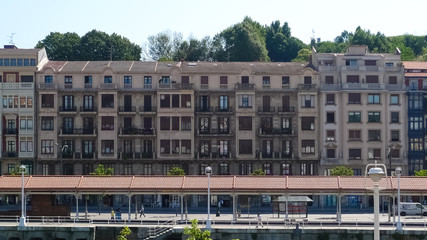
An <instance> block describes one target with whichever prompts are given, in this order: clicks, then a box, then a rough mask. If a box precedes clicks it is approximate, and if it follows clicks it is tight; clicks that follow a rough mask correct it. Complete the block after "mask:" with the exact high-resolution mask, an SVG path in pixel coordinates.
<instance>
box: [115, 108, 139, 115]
mask: <svg viewBox="0 0 427 240" xmlns="http://www.w3.org/2000/svg"><path fill="white" fill-rule="evenodd" d="M119 114H136V107H133V106H119Z"/></svg>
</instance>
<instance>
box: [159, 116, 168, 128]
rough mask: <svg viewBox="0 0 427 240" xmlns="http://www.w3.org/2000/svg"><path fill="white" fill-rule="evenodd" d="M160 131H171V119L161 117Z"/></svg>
mask: <svg viewBox="0 0 427 240" xmlns="http://www.w3.org/2000/svg"><path fill="white" fill-rule="evenodd" d="M160 130H166V131H168V130H170V117H160Z"/></svg>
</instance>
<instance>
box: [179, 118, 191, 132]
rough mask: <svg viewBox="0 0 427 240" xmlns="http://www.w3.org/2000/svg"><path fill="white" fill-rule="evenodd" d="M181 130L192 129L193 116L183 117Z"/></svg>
mask: <svg viewBox="0 0 427 240" xmlns="http://www.w3.org/2000/svg"><path fill="white" fill-rule="evenodd" d="M181 131H191V117H181Z"/></svg>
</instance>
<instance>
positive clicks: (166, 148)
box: [160, 139, 170, 154]
mask: <svg viewBox="0 0 427 240" xmlns="http://www.w3.org/2000/svg"><path fill="white" fill-rule="evenodd" d="M160 153H164V154H169V153H170V140H169V139H168V140H160Z"/></svg>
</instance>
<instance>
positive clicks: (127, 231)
mask: <svg viewBox="0 0 427 240" xmlns="http://www.w3.org/2000/svg"><path fill="white" fill-rule="evenodd" d="M131 233H132V231H131V230H130V229H129V227H128V226H124V227H123V228H122V230H121V231H120V233H119V236H117V240H127V239H128V238H127V236H128V235H130V234H131Z"/></svg>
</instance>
